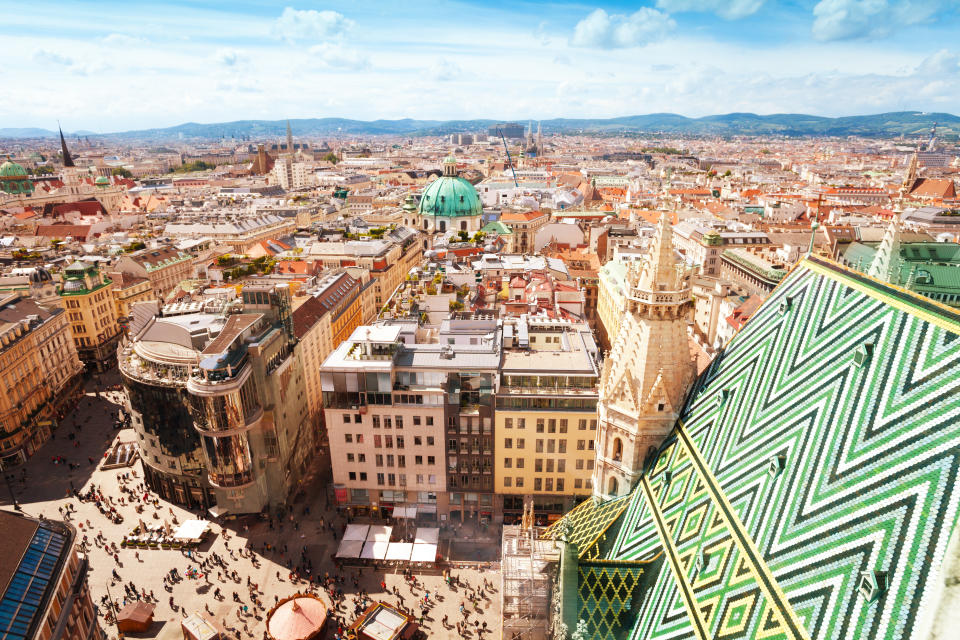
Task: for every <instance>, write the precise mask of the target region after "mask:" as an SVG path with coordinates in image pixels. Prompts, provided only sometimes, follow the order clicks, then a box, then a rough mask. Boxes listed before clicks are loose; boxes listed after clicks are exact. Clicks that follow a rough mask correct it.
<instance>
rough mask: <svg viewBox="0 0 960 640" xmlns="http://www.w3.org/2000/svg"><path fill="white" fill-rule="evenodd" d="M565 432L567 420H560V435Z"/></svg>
mask: <svg viewBox="0 0 960 640" xmlns="http://www.w3.org/2000/svg"><path fill="white" fill-rule="evenodd" d="M566 432H567V419H566V418H560V433H566Z"/></svg>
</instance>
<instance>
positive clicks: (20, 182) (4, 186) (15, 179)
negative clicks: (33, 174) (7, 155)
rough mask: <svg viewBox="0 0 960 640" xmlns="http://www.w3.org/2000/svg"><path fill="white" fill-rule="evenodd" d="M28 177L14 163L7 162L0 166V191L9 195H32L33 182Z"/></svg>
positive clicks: (21, 168)
mask: <svg viewBox="0 0 960 640" xmlns="http://www.w3.org/2000/svg"><path fill="white" fill-rule="evenodd" d="M28 175H29V174H28V173H27V170H26V169H24V168H23V167H21V166H20V165H19V164H17V163H16V162H13V161H11V160H7V161H6V162H4V163H3V164H0V191H5V192H7V193H9V194H11V195H20V194H31V193H33V182H31V180H30V178H29V177H28Z"/></svg>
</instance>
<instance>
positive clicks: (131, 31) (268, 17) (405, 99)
mask: <svg viewBox="0 0 960 640" xmlns="http://www.w3.org/2000/svg"><path fill="white" fill-rule="evenodd" d="M695 6H696V7H697V9H698V10H697V11H691V10H690V9H692V8H694V7H695ZM957 17H958V11H957V8H956V5H955V3H950V2H938V1H935V0H930V1H914V2H886V1H884V0H880V1H877V2H862V1H857V0H821V1H820V2H796V3H782V2H771V1H764V0H738V1H737V2H732V3H691V2H688V1H686V0H655V1H653V2H645V3H623V2H620V3H617V2H604V3H590V4H579V3H576V4H574V3H550V4H543V3H521V4H510V5H506V4H505V3H483V4H480V3H470V2H448V3H443V4H441V5H436V4H426V3H413V4H410V5H407V6H404V11H403V13H399V12H397V11H395V10H394V7H393V6H388V5H377V6H373V7H366V6H357V5H351V4H348V3H342V2H330V3H325V4H323V5H314V6H312V7H308V6H306V5H291V4H288V3H284V2H282V3H258V4H250V3H248V4H234V5H230V6H229V7H227V5H225V4H222V3H217V2H207V3H200V4H196V3H191V4H185V3H177V2H166V3H163V4H161V5H154V6H152V7H151V8H150V12H149V13H147V12H146V11H145V10H144V9H143V8H140V7H130V6H125V5H122V4H116V3H106V4H103V3H101V4H97V5H93V4H89V3H69V4H67V3H52V4H50V5H44V7H43V10H42V13H41V10H40V9H39V8H38V9H36V10H32V9H30V8H29V7H21V8H20V10H19V11H18V12H17V13H16V14H13V15H11V16H9V19H8V20H6V21H5V24H4V25H3V26H0V34H2V35H3V37H4V39H5V41H6V42H7V43H8V60H9V62H10V63H11V64H9V65H8V66H7V68H6V70H5V71H4V73H3V76H4V79H5V81H6V82H7V83H8V86H16V87H18V90H17V91H16V92H7V93H6V94H5V95H4V97H2V98H0V120H2V121H3V122H5V123H6V126H11V127H42V128H45V129H50V128H52V127H51V125H50V123H51V122H53V121H55V120H56V119H58V118H59V119H60V120H61V121H62V122H64V128H65V129H68V130H71V131H73V130H91V131H95V132H107V131H122V130H130V129H141V128H152V127H166V126H172V125H176V124H180V123H183V122H186V121H195V122H223V121H230V120H238V119H260V118H264V119H274V118H277V117H281V116H289V117H292V118H308V117H328V116H329V117H347V118H356V119H369V120H373V119H378V118H402V117H410V118H418V119H461V118H462V119H472V118H480V117H488V118H500V117H503V118H509V117H522V116H523V115H524V114H532V113H536V114H541V117H543V118H545V119H546V118H553V117H614V116H622V115H627V114H633V113H654V112H674V113H680V114H683V115H686V116H690V117H698V116H703V115H711V114H717V113H727V112H739V111H747V112H753V113H760V114H768V113H809V114H813V115H824V116H844V115H856V114H864V113H879V112H885V111H905V110H911V111H912V110H916V111H946V112H954V113H956V112H960V89H958V88H957V87H958V86H960V84H958V83H956V82H951V78H954V77H955V76H956V75H957V74H960V57H958V50H957V48H956V46H955V44H954V42H953V38H952V34H953V33H954V32H955V27H956V22H957ZM518 61H520V63H519V64H518ZM38 79H39V80H41V82H37V80H38ZM825 96H830V99H829V100H825V99H824V98H825ZM278 114H279V115H278Z"/></svg>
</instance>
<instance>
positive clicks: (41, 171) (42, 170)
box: [33, 164, 53, 176]
mask: <svg viewBox="0 0 960 640" xmlns="http://www.w3.org/2000/svg"><path fill="white" fill-rule="evenodd" d="M33 173H34V175H38V176H52V175H53V167H51V166H50V165H48V164H42V165H40V166H39V167H37V169H36V171H34V172H33Z"/></svg>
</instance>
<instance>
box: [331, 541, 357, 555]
mask: <svg viewBox="0 0 960 640" xmlns="http://www.w3.org/2000/svg"><path fill="white" fill-rule="evenodd" d="M362 552H363V540H343V541H341V542H340V548H339V549H337V557H338V558H359V557H360V554H361V553H362Z"/></svg>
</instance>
